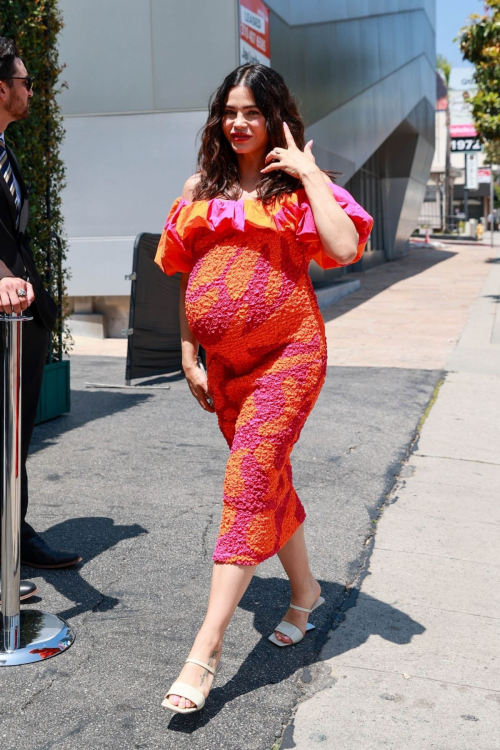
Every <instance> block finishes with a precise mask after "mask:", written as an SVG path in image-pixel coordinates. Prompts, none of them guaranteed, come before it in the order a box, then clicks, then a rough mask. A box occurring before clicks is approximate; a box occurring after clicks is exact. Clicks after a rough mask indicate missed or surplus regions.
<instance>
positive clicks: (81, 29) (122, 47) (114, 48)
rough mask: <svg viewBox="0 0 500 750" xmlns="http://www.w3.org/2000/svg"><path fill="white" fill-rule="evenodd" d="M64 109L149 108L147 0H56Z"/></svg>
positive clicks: (68, 111) (73, 111)
mask: <svg viewBox="0 0 500 750" xmlns="http://www.w3.org/2000/svg"><path fill="white" fill-rule="evenodd" d="M59 6H60V8H61V11H62V14H63V18H64V24H65V27H64V30H63V33H62V34H61V37H60V44H59V50H60V60H61V62H64V63H66V65H67V67H66V69H65V71H64V72H63V78H64V79H65V80H66V81H67V82H68V89H65V90H63V92H62V93H61V96H60V102H61V106H62V110H63V113H64V114H65V115H74V114H87V113H89V112H92V113H97V112H137V111H143V110H151V109H152V108H153V84H152V78H151V28H150V17H149V0H85V1H84V2H83V1H82V0H80V2H76V1H75V0H59Z"/></svg>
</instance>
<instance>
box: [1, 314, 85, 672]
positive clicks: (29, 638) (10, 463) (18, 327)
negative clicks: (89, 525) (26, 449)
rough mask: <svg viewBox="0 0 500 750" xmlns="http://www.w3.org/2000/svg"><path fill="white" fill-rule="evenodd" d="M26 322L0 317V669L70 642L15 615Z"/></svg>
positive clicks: (39, 617)
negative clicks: (0, 402)
mask: <svg viewBox="0 0 500 750" xmlns="http://www.w3.org/2000/svg"><path fill="white" fill-rule="evenodd" d="M28 320H32V318H29V317H27V316H25V315H16V314H15V313H12V314H10V315H9V314H7V313H2V314H0V327H1V329H2V333H1V336H2V349H3V363H2V367H3V394H2V398H3V410H4V411H3V429H2V456H1V460H2V485H1V502H0V515H1V524H2V529H1V541H2V555H1V564H2V574H1V581H2V609H1V611H2V622H1V626H2V627H1V629H0V666H2V667H3V666H14V665H17V664H28V663H31V662H35V661H42V660H44V659H47V658H49V657H51V656H57V654H60V653H61V652H62V651H65V650H66V649H67V648H69V646H71V644H72V643H73V641H74V635H73V633H72V631H71V629H70V627H69V626H68V624H67V623H66V622H65V621H64V620H62V619H61V618H60V617H57V616H56V615H51V614H48V613H46V612H41V611H39V610H23V611H22V612H21V611H20V606H19V594H20V584H21V409H22V390H21V389H22V379H21V374H22V373H21V367H22V327H23V326H22V324H23V323H25V322H26V321H28Z"/></svg>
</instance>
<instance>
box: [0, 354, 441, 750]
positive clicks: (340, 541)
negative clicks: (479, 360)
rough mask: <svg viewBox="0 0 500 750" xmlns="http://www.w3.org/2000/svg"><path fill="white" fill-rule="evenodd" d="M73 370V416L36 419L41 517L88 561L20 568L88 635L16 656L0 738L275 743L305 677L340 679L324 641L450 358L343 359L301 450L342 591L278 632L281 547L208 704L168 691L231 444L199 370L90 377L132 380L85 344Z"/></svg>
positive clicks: (198, 586)
mask: <svg viewBox="0 0 500 750" xmlns="http://www.w3.org/2000/svg"><path fill="white" fill-rule="evenodd" d="M71 368H72V387H73V393H72V412H71V414H70V415H67V416H65V417H62V418H60V419H58V420H54V421H53V422H49V423H47V424H44V425H41V426H39V427H37V428H36V429H35V435H34V439H33V444H32V453H31V457H30V460H29V476H30V487H31V506H30V507H31V510H30V515H29V520H30V521H31V523H32V524H33V525H34V526H35V527H36V528H37V530H39V531H44V532H46V534H45V537H46V539H47V540H48V541H49V542H50V543H51V544H53V545H54V546H56V547H59V548H61V549H64V548H66V549H72V550H73V549H76V550H78V551H79V552H80V553H81V555H82V556H83V558H84V563H83V565H82V566H81V567H80V568H79V569H75V570H67V571H47V572H43V571H34V570H32V569H29V568H23V577H25V578H28V577H29V578H30V579H31V580H35V581H36V582H37V583H38V586H39V590H40V597H41V598H35V599H34V600H32V603H30V604H29V605H27V606H29V607H31V608H41V609H44V610H46V611H49V612H54V613H59V614H60V615H61V616H63V617H65V618H66V619H67V620H69V621H70V622H71V623H72V625H73V627H74V629H75V631H76V633H77V640H76V642H75V644H74V646H73V647H72V648H71V649H70V650H69V651H67V652H66V653H65V654H62V655H61V656H58V657H57V658H55V659H49V660H48V661H46V662H44V663H42V664H37V665H28V666H25V667H17V668H11V669H5V670H3V671H2V674H1V685H2V701H1V704H0V736H1V740H0V741H1V745H2V747H3V748H6V749H7V748H8V749H9V750H10V748H12V750H14V748H15V750H49V748H57V749H58V750H59V749H62V748H64V750H77V749H78V750H100V749H101V748H102V749H103V750H104V748H105V749H106V750H115V748H116V750H129V748H148V749H149V748H150V749H151V750H152V749H156V748H158V749H159V748H161V749H162V750H169V749H170V748H175V750H184V748H189V750H211V749H212V748H223V749H224V750H270V749H271V747H272V746H273V744H274V743H275V742H276V738H277V737H280V736H281V733H282V729H283V726H284V725H286V723H287V720H288V718H289V715H290V710H291V708H292V706H293V705H294V704H295V703H296V701H297V700H299V699H300V696H301V694H302V691H303V690H304V683H307V690H308V692H309V694H310V692H311V690H315V689H321V688H322V687H324V686H325V685H326V684H328V679H329V677H328V670H326V668H325V666H324V665H322V664H321V662H319V663H318V662H317V654H318V651H319V648H320V647H321V645H322V643H323V642H324V639H325V638H326V633H327V632H328V627H329V624H330V623H331V621H332V618H333V617H334V616H335V613H336V612H337V611H338V609H339V606H340V605H341V603H342V600H343V598H344V596H345V584H346V582H349V581H352V580H353V579H354V578H355V576H356V574H357V571H358V570H359V568H360V565H361V564H362V562H363V560H364V557H365V555H366V554H367V549H368V548H367V546H366V544H365V541H366V539H367V537H368V536H369V535H370V534H371V533H372V529H373V527H374V524H373V523H372V521H373V519H375V518H376V516H377V508H378V507H379V506H380V504H381V502H383V500H384V498H385V495H386V493H387V492H388V491H389V489H390V488H391V487H392V485H393V483H394V478H395V475H396V474H397V472H398V471H399V467H400V463H401V461H402V460H403V459H404V457H405V455H406V451H407V449H408V447H409V445H410V443H411V441H412V439H413V438H414V435H415V431H416V427H417V424H418V422H419V420H420V417H421V415H422V414H423V412H424V410H425V408H426V406H427V404H428V402H429V399H430V398H431V395H432V392H433V389H434V387H435V384H436V383H437V381H438V379H439V376H440V373H439V372H437V371H424V370H404V369H389V368H386V369H384V368H380V369H379V368H343V367H339V368H329V372H328V377H327V381H326V384H325V387H324V388H323V391H322V394H321V396H320V399H319V401H318V404H317V405H316V408H315V410H314V412H313V414H312V415H311V417H310V418H309V421H308V423H307V424H306V427H305V428H304V431H303V433H302V437H301V440H300V441H299V443H298V445H297V446H296V448H295V450H294V453H293V467H294V478H295V486H296V488H297V490H298V492H299V495H300V496H301V499H302V501H303V502H304V505H305V507H306V510H307V512H308V520H307V522H306V523H307V539H308V546H309V551H310V557H311V562H312V569H313V571H314V572H315V574H316V576H317V577H318V578H319V580H320V581H321V582H322V586H323V595H324V596H325V597H326V601H327V603H326V605H325V606H323V607H321V608H320V609H319V610H318V611H317V612H316V613H314V615H313V619H312V621H313V622H315V624H316V625H317V629H316V631H315V633H314V634H310V635H308V637H307V638H305V639H304V641H302V643H300V644H299V645H298V646H296V647H294V648H290V649H277V648H276V647H274V646H273V645H272V644H270V643H268V641H267V635H268V634H269V633H270V632H271V631H272V630H273V628H274V626H275V625H276V624H277V623H278V622H279V621H280V619H281V617H282V615H283V613H284V612H285V610H286V608H287V603H288V599H289V591H288V587H287V584H286V581H285V579H284V573H283V571H282V570H281V568H280V565H279V561H278V560H277V558H276V559H272V560H269V561H267V562H266V563H264V564H263V565H261V566H260V567H259V568H258V570H257V573H256V575H255V576H254V579H253V582H252V584H251V586H250V588H249V590H248V592H247V594H246V595H245V597H244V599H243V601H242V602H241V605H240V607H239V608H238V609H237V611H236V614H235V616H234V618H233V621H232V623H231V625H230V627H229V629H228V632H227V636H226V640H225V644H224V653H223V669H222V672H221V673H220V675H219V677H218V679H217V682H216V685H215V687H214V688H213V690H212V692H211V694H210V698H209V700H208V701H207V705H206V708H205V709H204V710H203V712H201V713H200V714H195V715H193V716H176V715H172V714H170V713H169V712H167V711H165V710H164V709H162V708H161V707H160V703H161V700H162V698H163V695H164V693H165V691H166V689H167V688H168V687H169V685H170V683H171V682H172V681H173V680H174V679H175V678H176V676H177V674H178V672H179V670H180V667H181V665H182V663H183V661H184V659H185V658H186V656H187V653H188V651H189V649H190V646H191V642H192V640H193V638H194V636H195V633H196V631H197V629H198V627H199V625H200V623H201V619H202V616H203V612H204V608H205V604H206V600H207V592H208V586H209V580H210V573H211V553H212V550H213V547H214V543H215V539H216V535H217V529H218V523H219V517H220V507H221V487H222V481H223V476H224V467H225V462H226V460H227V455H228V450H227V446H226V444H225V441H224V440H223V438H222V436H221V435H220V433H219V431H218V428H217V425H216V421H215V418H214V417H213V416H212V415H209V414H206V413H204V412H203V411H202V410H201V409H200V408H199V407H198V405H197V403H196V402H195V401H194V399H193V398H192V397H191V395H190V394H189V392H188V389H187V386H186V384H185V382H183V381H181V380H177V381H175V380H174V381H173V382H172V383H171V389H170V390H163V391H156V392H155V391H152V390H151V389H149V390H148V389H137V390H134V391H127V390H124V391H117V390H92V389H88V388H86V387H85V385H84V383H85V381H94V382H95V381H98V382H107V383H122V382H123V374H124V361H123V360H121V359H118V358H102V357H100V358H96V357H73V358H72V363H71ZM40 573H42V575H40Z"/></svg>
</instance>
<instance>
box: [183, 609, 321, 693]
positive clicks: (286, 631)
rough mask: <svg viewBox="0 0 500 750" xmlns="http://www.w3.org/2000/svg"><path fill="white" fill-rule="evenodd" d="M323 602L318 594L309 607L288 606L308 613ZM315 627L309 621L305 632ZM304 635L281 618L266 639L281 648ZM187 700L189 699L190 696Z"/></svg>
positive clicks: (290, 644) (294, 642) (296, 641)
mask: <svg viewBox="0 0 500 750" xmlns="http://www.w3.org/2000/svg"><path fill="white" fill-rule="evenodd" d="M324 603H325V600H324V599H323V597H322V596H318V598H317V599H316V601H315V602H314V604H313V605H312V607H311V609H307V608H306V607H297V605H295V604H290V608H291V609H297V610H298V611H299V612H308V613H309V614H311V612H313V611H314V610H315V609H317V608H318V607H321V605H322V604H324ZM315 627H316V626H315V625H311V623H309V622H308V623H307V625H306V633H308V632H309V631H310V630H314V628H315ZM276 631H277V632H278V633H282V634H283V635H286V636H288V638H290V639H291V641H292V642H291V643H283V641H279V640H278V639H277V638H276V635H275V633H276ZM304 635H305V633H303V632H302V630H300V628H298V627H297V626H296V625H292V623H291V622H287V621H286V620H282V621H281V622H280V624H279V625H278V626H277V627H276V628H274V631H273V632H272V634H271V635H270V636H269V638H268V640H269V641H271V643H274V645H275V646H279V647H280V648H283V647H284V646H295V644H296V643H299V642H300V641H301V640H302V638H303V637H304ZM189 700H191V698H190V699H189Z"/></svg>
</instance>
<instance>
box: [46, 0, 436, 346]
mask: <svg viewBox="0 0 500 750" xmlns="http://www.w3.org/2000/svg"><path fill="white" fill-rule="evenodd" d="M266 5H267V8H268V9H269V35H270V56H271V66H272V67H273V68H275V69H276V70H278V71H279V72H280V73H281V74H282V75H283V76H284V77H285V80H286V81H287V83H288V85H289V86H290V88H291V90H292V92H293V93H294V95H295V96H296V98H297V99H298V101H299V104H300V109H301V112H302V114H303V116H304V119H305V121H306V125H307V137H308V138H313V139H314V148H313V150H314V154H315V156H316V160H317V162H318V164H319V165H320V166H321V167H323V168H325V169H331V170H334V171H337V172H339V173H340V174H339V176H338V182H339V184H341V185H343V186H345V187H346V188H347V189H348V190H350V191H351V192H352V193H353V195H354V196H355V197H356V199H357V200H359V202H360V203H362V204H363V206H364V207H365V208H366V209H367V210H368V211H370V213H372V215H373V216H374V218H375V228H374V232H373V234H372V238H371V242H370V246H369V247H368V248H367V251H366V254H365V258H364V259H363V261H362V264H363V268H368V267H370V266H371V265H373V264H375V263H380V262H383V261H384V260H391V259H394V258H397V257H398V256H400V255H401V254H402V253H404V251H405V248H406V246H407V241H408V238H409V236H410V235H411V233H412V232H413V230H414V229H415V227H416V225H417V220H418V215H419V211H420V207H421V204H422V201H423V199H424V195H425V189H426V183H427V179H428V176H429V172H430V166H431V162H432V156H433V151H434V106H435V0H360V1H359V2H356V3H354V2H348V1H347V0H332V1H331V2H323V1H322V0H308V2H307V3H304V2H301V0H268V1H267V2H266ZM60 7H61V10H62V12H63V16H64V21H65V28H64V30H63V32H62V35H61V42H60V57H61V61H62V62H65V63H66V65H67V67H66V70H65V77H66V80H67V83H68V88H67V89H65V90H64V92H63V93H62V95H61V105H62V108H63V113H64V116H65V127H66V140H65V144H64V147H63V158H64V160H65V163H66V168H67V188H66V190H65V193H64V199H63V200H64V215H65V220H66V230H67V233H68V237H69V259H68V263H69V266H70V268H71V274H72V277H71V280H70V283H69V294H70V300H71V305H72V307H73V309H74V311H75V314H76V315H78V314H83V313H85V314H88V313H102V314H105V315H106V318H107V326H108V334H109V335H112V336H117V335H118V336H119V335H120V332H121V329H122V328H123V327H126V325H127V308H128V295H129V291H130V285H129V282H127V281H126V280H125V275H126V274H128V273H130V270H131V264H132V249H133V243H134V238H135V236H136V235H137V234H139V233H141V232H160V231H161V229H162V227H163V223H164V220H165V216H166V213H167V211H168V209H169V207H170V205H171V203H172V201H173V200H174V198H175V197H176V196H177V195H179V193H180V191H181V189H182V186H183V184H184V181H185V180H186V178H187V177H188V176H190V175H191V174H193V172H194V171H195V167H196V152H197V137H198V135H199V131H200V129H201V128H202V126H203V124H204V122H205V120H206V113H207V104H208V99H209V96H210V94H211V93H212V92H213V91H214V90H215V89H216V88H217V86H218V85H219V84H220V82H221V81H222V79H223V78H224V76H225V75H226V74H227V73H228V72H230V71H231V70H232V69H233V68H235V67H237V65H239V62H240V53H239V36H240V23H239V10H240V8H239V2H237V0H211V1H210V2H209V1H208V0H183V2H182V3H179V2H174V0H86V2H85V3H75V2H72V0H60ZM340 273H343V271H339V270H334V271H326V272H325V271H321V270H320V269H319V268H318V267H316V268H312V269H311V275H312V277H313V280H314V281H315V283H316V284H318V285H321V284H326V283H329V282H330V281H332V280H333V279H335V278H336V277H338V275H339V274H340Z"/></svg>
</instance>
